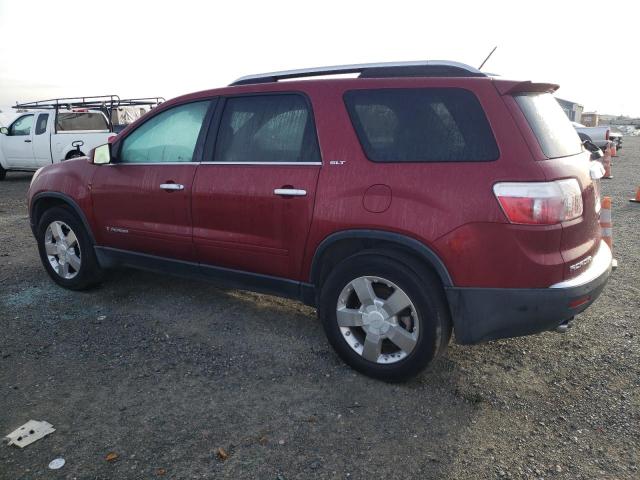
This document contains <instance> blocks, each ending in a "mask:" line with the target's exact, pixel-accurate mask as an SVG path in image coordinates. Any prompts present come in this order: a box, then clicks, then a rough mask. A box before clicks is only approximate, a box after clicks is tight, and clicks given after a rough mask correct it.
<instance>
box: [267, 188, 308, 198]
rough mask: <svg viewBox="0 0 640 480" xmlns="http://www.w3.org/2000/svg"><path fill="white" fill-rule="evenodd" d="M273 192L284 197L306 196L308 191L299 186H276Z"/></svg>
mask: <svg viewBox="0 0 640 480" xmlns="http://www.w3.org/2000/svg"><path fill="white" fill-rule="evenodd" d="M273 193H274V194H275V195H282V196H284V197H304V196H305V195H306V194H307V191H306V190H300V189H298V188H276V189H275V190H274V191H273Z"/></svg>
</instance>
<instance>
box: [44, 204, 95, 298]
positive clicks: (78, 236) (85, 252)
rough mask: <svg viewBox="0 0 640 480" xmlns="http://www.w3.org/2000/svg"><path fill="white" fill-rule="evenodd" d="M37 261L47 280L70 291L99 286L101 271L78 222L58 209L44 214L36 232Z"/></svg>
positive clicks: (66, 212) (89, 241)
mask: <svg viewBox="0 0 640 480" xmlns="http://www.w3.org/2000/svg"><path fill="white" fill-rule="evenodd" d="M37 240H38V250H39V252H40V259H41V260H42V264H43V265H44V268H45V270H46V271H47V273H48V274H49V276H50V277H51V278H52V279H53V281H54V282H56V283H57V284H58V285H60V286H62V287H64V288H68V289H70V290H83V289H86V288H88V287H90V286H93V285H95V284H96V283H99V282H100V279H101V269H100V267H99V265H98V261H97V260H96V256H95V253H94V251H93V245H92V243H91V240H90V238H89V235H88V234H87V231H86V229H85V228H84V226H83V225H82V222H80V220H78V217H76V216H75V215H74V214H73V213H72V212H70V211H69V210H67V209H66V208H62V207H54V208H51V209H49V210H47V211H46V212H45V213H44V214H43V215H42V218H41V219H40V222H39V223H38V229H37Z"/></svg>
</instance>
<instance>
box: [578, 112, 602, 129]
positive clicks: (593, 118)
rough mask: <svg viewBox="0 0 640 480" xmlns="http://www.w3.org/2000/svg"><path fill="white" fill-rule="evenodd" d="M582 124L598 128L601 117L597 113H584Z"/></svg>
mask: <svg viewBox="0 0 640 480" xmlns="http://www.w3.org/2000/svg"><path fill="white" fill-rule="evenodd" d="M580 123H582V124H583V125H584V126H585V127H597V126H598V124H599V123H600V115H598V114H597V112H584V113H583V114H582V121H581V122H580Z"/></svg>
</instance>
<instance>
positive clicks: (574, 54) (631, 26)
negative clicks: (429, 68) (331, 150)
mask: <svg viewBox="0 0 640 480" xmlns="http://www.w3.org/2000/svg"><path fill="white" fill-rule="evenodd" d="M639 33H640V2H639V1H638V0H624V1H619V2H607V1H606V0H601V1H588V0H582V1H573V0H572V1H560V0H555V1H546V0H538V1H537V2H526V3H524V2H523V3H522V7H520V6H519V2H517V1H511V2H506V1H505V2H498V1H490V0H485V1H456V0H449V1H445V2H442V1H438V2H428V1H425V0H422V1H413V2H405V1H401V0H386V1H382V2H378V1H373V0H369V1H363V2H356V1H353V2H349V1H348V0H341V1H332V0H323V1H314V2H304V1H303V0H297V1H278V0H268V1H264V0H263V1H257V2H252V1H248V0H244V1H240V2H233V1H231V2H220V3H218V2H213V1H211V2H205V1H199V2H198V1H189V0H179V1H171V2H162V1H154V2H151V1H149V2H143V1H140V2H138V1H134V0H127V1H121V0H111V1H100V2H97V1H88V0H82V1H75V0H74V1H65V0H56V1H53V0H46V1H30V0H15V1H14V0H0V105H5V106H6V105H12V104H14V103H15V102H16V101H18V100H19V101H29V100H38V99H42V98H51V97H56V96H79V95H99V94H111V93H115V94H118V95H120V96H121V97H135V96H156V95H160V96H164V97H166V98H170V97H174V96H176V95H180V94H183V93H188V92H191V91H196V90H202V89H207V88H214V87H217V86H221V85H225V84H227V83H229V82H231V81H233V80H234V79H235V78H237V77H239V76H242V75H245V74H250V73H259V72H265V71H273V70H283V69H291V68H302V67H311V66H325V65H338V64H348V63H363V62H378V61H401V60H427V59H432V60H433V59H449V60H456V61H461V62H465V63H469V64H471V65H473V66H475V67H477V66H479V64H480V63H481V61H482V60H483V59H484V57H485V56H486V55H487V54H488V53H489V51H490V50H491V48H492V47H493V46H495V45H497V46H498V50H497V51H496V52H495V54H494V55H493V57H492V58H491V59H490V60H489V61H488V62H487V65H486V66H485V70H487V71H490V72H493V73H498V74H500V75H502V76H503V77H506V78H514V79H523V80H539V81H547V82H553V83H559V84H560V86H561V88H560V90H559V92H558V95H559V96H561V97H563V98H567V99H570V100H574V101H577V102H579V103H581V104H583V105H584V106H585V110H597V111H599V112H600V113H610V114H627V115H634V116H640V78H639V75H640V67H639V64H640V36H639Z"/></svg>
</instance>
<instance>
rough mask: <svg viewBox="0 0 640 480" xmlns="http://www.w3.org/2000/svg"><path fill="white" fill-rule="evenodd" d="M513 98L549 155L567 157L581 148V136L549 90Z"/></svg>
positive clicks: (541, 146) (580, 150) (549, 156)
mask: <svg viewBox="0 0 640 480" xmlns="http://www.w3.org/2000/svg"><path fill="white" fill-rule="evenodd" d="M515 99H516V101H517V102H518V105H519V106H520V110H522V113H524V116H525V117H526V119H527V122H529V125H530V126H531V129H532V130H533V133H534V134H535V136H536V138H537V139H538V143H539V144H540V148H541V149H542V151H543V152H544V154H545V155H546V156H547V157H548V158H558V157H568V156H569V155H576V154H578V153H580V152H582V142H581V141H580V137H579V136H578V134H577V133H576V131H575V129H574V128H573V125H571V122H570V121H569V119H568V118H567V116H566V115H565V113H564V111H563V110H562V107H560V105H558V102H556V99H555V98H553V96H551V94H549V93H536V94H525V95H518V96H516V97H515Z"/></svg>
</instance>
